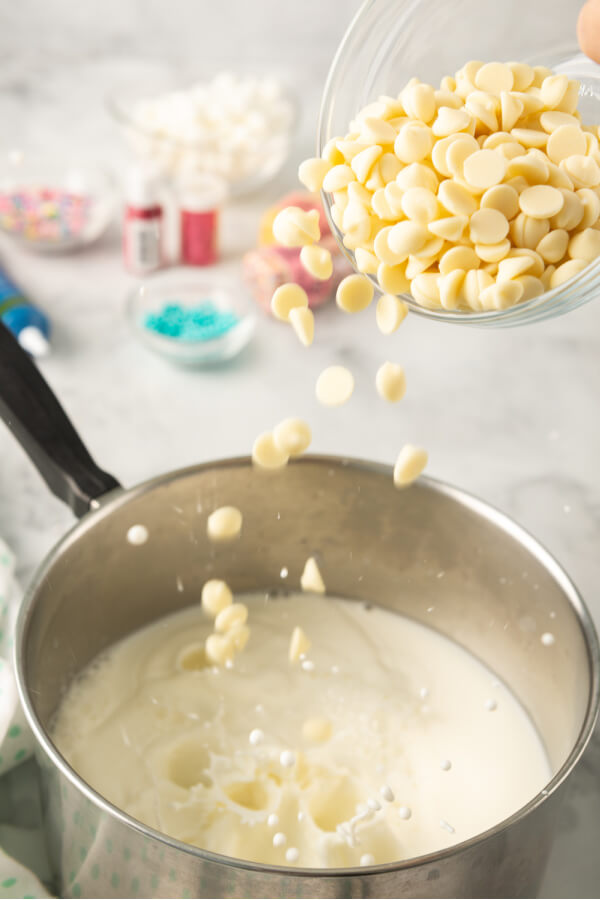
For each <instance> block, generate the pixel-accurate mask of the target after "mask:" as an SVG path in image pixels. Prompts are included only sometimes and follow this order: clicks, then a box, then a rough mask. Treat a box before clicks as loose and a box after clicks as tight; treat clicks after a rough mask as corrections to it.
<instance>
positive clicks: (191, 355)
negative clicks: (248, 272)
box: [127, 273, 256, 366]
mask: <svg viewBox="0 0 600 900" xmlns="http://www.w3.org/2000/svg"><path fill="white" fill-rule="evenodd" d="M127 315H128V317H129V320H130V322H131V324H132V325H133V328H134V330H135V333H136V335H137V336H138V337H139V338H140V339H141V340H142V342H143V343H144V344H145V345H146V346H147V347H149V348H150V349H151V350H154V351H155V352H156V353H159V354H160V355H162V356H165V357H166V358H168V359H170V360H172V361H173V362H176V363H180V364H182V365H187V366H208V365H213V364H215V363H220V362H224V361H226V360H228V359H231V358H232V357H234V356H236V355H237V354H238V353H239V352H240V351H241V350H242V349H243V348H244V347H245V346H246V344H247V343H248V341H249V340H250V338H251V337H252V334H253V333H254V328H255V325H256V315H255V313H254V310H253V308H252V306H251V305H250V302H249V300H248V298H247V297H246V296H245V294H244V290H243V288H242V287H241V286H240V287H237V286H235V285H229V284H227V283H224V282H217V281H209V280H206V281H200V280H198V281H196V280H195V279H194V278H193V276H191V275H190V274H189V273H185V274H180V275H173V274H168V275H157V276H155V277H153V278H151V279H148V280H147V281H145V282H143V283H142V284H140V285H138V286H137V287H136V288H135V289H134V290H133V291H132V292H131V294H130V295H129V297H128V300H127Z"/></svg>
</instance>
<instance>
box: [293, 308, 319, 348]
mask: <svg viewBox="0 0 600 900" xmlns="http://www.w3.org/2000/svg"><path fill="white" fill-rule="evenodd" d="M288 322H289V323H290V325H291V326H292V328H293V329H294V332H295V334H296V336H297V338H298V340H299V341H300V343H301V344H303V346H304V347H310V345H311V344H312V342H313V340H314V338H315V317H314V314H313V311H312V309H306V308H304V307H301V306H300V307H294V308H293V309H290V311H289V314H288Z"/></svg>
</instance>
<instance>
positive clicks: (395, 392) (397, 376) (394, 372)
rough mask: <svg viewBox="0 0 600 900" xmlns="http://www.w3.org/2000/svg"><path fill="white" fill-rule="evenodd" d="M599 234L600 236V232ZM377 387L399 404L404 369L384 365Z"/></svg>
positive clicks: (402, 388) (404, 384)
mask: <svg viewBox="0 0 600 900" xmlns="http://www.w3.org/2000/svg"><path fill="white" fill-rule="evenodd" d="M598 233H599V234H600V232H598ZM375 386H376V387H377V392H378V394H379V396H380V397H383V399H384V400H387V401H388V403H398V401H399V400H402V398H403V397H404V394H405V393H406V379H405V377H404V369H403V368H402V366H399V365H398V364H397V363H391V362H385V363H383V365H381V366H380V367H379V369H378V370H377V374H376V376H375Z"/></svg>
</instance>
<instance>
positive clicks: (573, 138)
mask: <svg viewBox="0 0 600 900" xmlns="http://www.w3.org/2000/svg"><path fill="white" fill-rule="evenodd" d="M585 150H586V143H585V137H584V135H583V132H582V130H581V128H579V126H577V125H560V126H559V127H558V128H556V129H555V130H554V131H553V132H552V134H550V136H549V137H548V141H547V144H546V152H547V153H548V156H549V158H550V159H551V160H552V162H553V163H559V162H561V160H563V159H567V158H568V157H569V156H572V155H573V154H574V153H578V154H583V153H585Z"/></svg>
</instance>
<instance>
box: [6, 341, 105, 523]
mask: <svg viewBox="0 0 600 900" xmlns="http://www.w3.org/2000/svg"><path fill="white" fill-rule="evenodd" d="M0 417H1V418H2V419H4V421H5V422H6V424H7V425H8V427H9V428H10V430H11V431H12V433H13V434H14V436H15V437H16V439H17V440H18V441H19V443H20V444H21V446H22V447H23V449H24V450H25V451H26V452H27V453H28V454H29V456H30V457H31V459H32V460H33V462H34V464H35V466H36V467H37V469H38V471H39V472H40V474H41V476H42V478H43V479H44V481H45V482H46V483H47V485H48V487H49V488H50V490H51V491H52V493H53V494H56V496H57V497H59V498H60V499H61V500H64V501H65V502H66V503H68V504H69V506H70V507H71V509H72V510H73V512H74V513H75V515H76V516H82V515H83V514H84V513H86V512H87V511H88V510H89V509H90V506H91V504H92V501H93V500H95V499H96V498H97V497H101V496H102V494H106V493H107V491H111V490H113V488H117V487H120V485H119V482H118V481H116V480H115V479H114V478H113V477H112V475H109V474H108V473H107V472H103V471H102V469H99V468H98V466H97V465H96V463H95V462H94V460H93V459H92V457H91V456H90V454H89V453H88V451H87V450H86V448H85V446H84V445H83V443H82V441H81V439H80V437H79V435H78V434H77V432H76V431H75V429H74V428H73V426H72V424H71V422H70V421H69V418H68V416H67V414H66V413H65V411H64V409H63V408H62V406H61V405H60V403H59V402H58V400H57V399H56V397H55V396H54V394H53V393H52V391H51V390H50V388H49V386H48V384H47V383H46V381H44V379H43V378H42V376H41V374H40V372H39V370H38V369H37V367H36V365H35V364H34V363H33V362H32V360H31V359H30V357H29V356H28V355H27V353H26V352H25V350H23V348H22V347H21V345H20V344H19V342H18V341H17V340H16V339H15V338H14V337H13V335H12V334H11V332H10V331H9V330H8V329H7V328H6V327H5V326H4V325H2V324H1V323H0Z"/></svg>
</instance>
